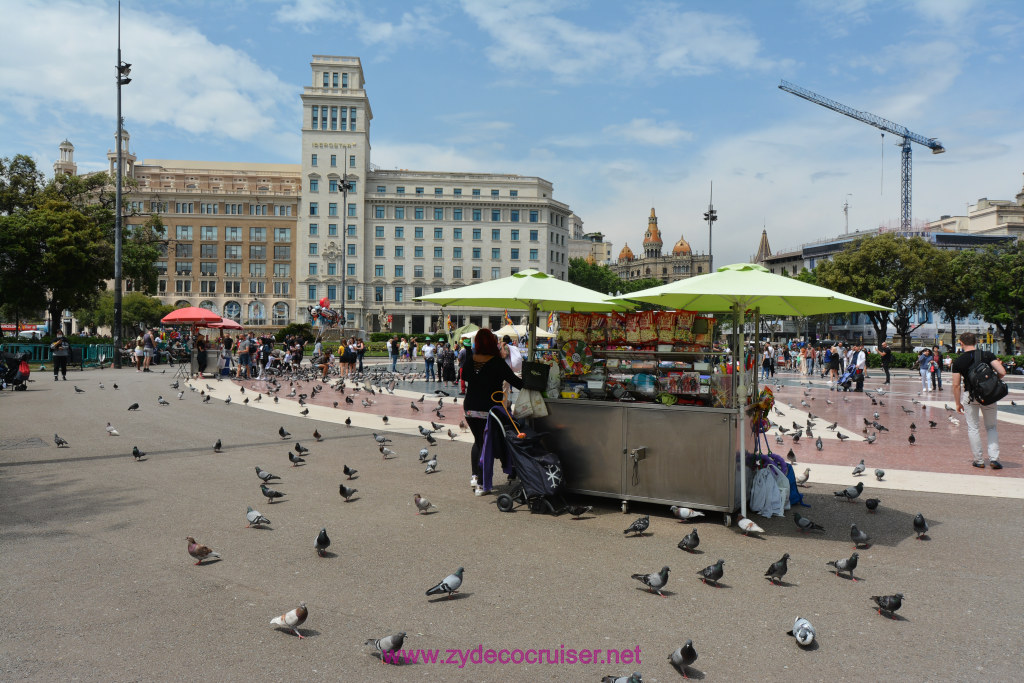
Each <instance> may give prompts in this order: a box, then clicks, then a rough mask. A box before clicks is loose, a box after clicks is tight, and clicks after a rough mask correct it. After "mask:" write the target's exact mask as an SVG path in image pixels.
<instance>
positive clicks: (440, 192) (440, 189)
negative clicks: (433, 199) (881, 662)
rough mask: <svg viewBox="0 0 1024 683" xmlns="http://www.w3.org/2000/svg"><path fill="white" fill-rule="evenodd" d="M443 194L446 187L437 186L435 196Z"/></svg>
mask: <svg viewBox="0 0 1024 683" xmlns="http://www.w3.org/2000/svg"><path fill="white" fill-rule="evenodd" d="M443 194H444V188H441V187H435V188H434V195H435V196H437V197H440V196H441V195H443Z"/></svg>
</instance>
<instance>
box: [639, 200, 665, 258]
mask: <svg viewBox="0 0 1024 683" xmlns="http://www.w3.org/2000/svg"><path fill="white" fill-rule="evenodd" d="M662 246H664V243H663V242H662V241H661V231H660V230H658V217H657V216H655V215H654V208H653V207H652V208H651V217H650V218H648V219H647V232H645V233H644V258H658V257H660V256H661V248H662Z"/></svg>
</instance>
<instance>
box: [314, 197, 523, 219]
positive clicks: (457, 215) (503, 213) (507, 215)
mask: <svg viewBox="0 0 1024 683" xmlns="http://www.w3.org/2000/svg"><path fill="white" fill-rule="evenodd" d="M315 204H316V202H312V203H310V211H312V207H313V206H314V205H315ZM349 206H355V204H349ZM391 208H392V211H391V214H392V215H391V216H388V215H387V214H388V210H387V209H388V207H386V206H374V207H373V217H374V218H394V219H395V220H403V219H405V218H407V217H408V218H412V219H413V220H417V221H422V220H428V219H427V215H428V214H427V210H426V208H425V207H422V206H416V207H413V210H412V213H413V215H412V216H406V211H405V208H406V207H404V206H394V207H391ZM446 212H451V217H450V218H448V219H446V218H445V213H446ZM522 213H523V212H522V211H520V210H519V209H490V216H491V222H492V223H499V222H501V221H502V220H507V221H508V222H509V223H519V222H520V218H521V215H522ZM310 215H311V216H313V215H315V214H313V213H310ZM349 215H350V216H354V215H355V214H353V213H350V214H349ZM464 215H465V212H464V210H463V209H462V208H459V207H455V208H450V209H446V208H444V207H440V206H438V207H435V208H434V210H433V216H434V220H435V221H443V220H453V221H461V220H463V216H464ZM470 215H471V216H472V217H473V218H472V220H473V221H475V222H478V223H479V222H481V221H483V219H484V209H471V210H470ZM528 217H529V221H530V222H531V223H539V222H540V211H539V210H537V209H531V210H530V211H529V216H528ZM523 222H525V221H523Z"/></svg>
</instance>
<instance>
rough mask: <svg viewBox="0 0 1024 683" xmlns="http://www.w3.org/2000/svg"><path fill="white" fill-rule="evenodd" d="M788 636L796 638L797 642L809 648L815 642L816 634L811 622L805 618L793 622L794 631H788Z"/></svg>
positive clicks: (798, 618)
mask: <svg viewBox="0 0 1024 683" xmlns="http://www.w3.org/2000/svg"><path fill="white" fill-rule="evenodd" d="M786 635H790V636H793V637H794V638H796V642H798V643H800V644H801V645H803V646H804V647H807V646H808V645H810V644H811V643H813V642H814V636H815V632H814V627H813V626H811V622H809V621H807V620H806V619H804V618H803V617H797V618H796V621H794V622H793V630H791V631H786Z"/></svg>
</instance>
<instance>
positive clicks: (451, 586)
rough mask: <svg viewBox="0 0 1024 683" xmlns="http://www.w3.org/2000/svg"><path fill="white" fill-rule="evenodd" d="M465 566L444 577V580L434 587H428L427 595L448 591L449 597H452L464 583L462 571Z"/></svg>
mask: <svg viewBox="0 0 1024 683" xmlns="http://www.w3.org/2000/svg"><path fill="white" fill-rule="evenodd" d="M463 571H464V570H463V568H462V567H459V568H458V569H456V570H455V573H454V574H449V575H448V576H446V577H445V578H444V581H441V583H439V584H437V585H436V586H434V587H433V588H429V589H427V595H440V594H441V593H447V594H448V598H449V599H451V597H452V595H454V594H455V593H458V592H459V587H460V586H461V585H462V572H463Z"/></svg>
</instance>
